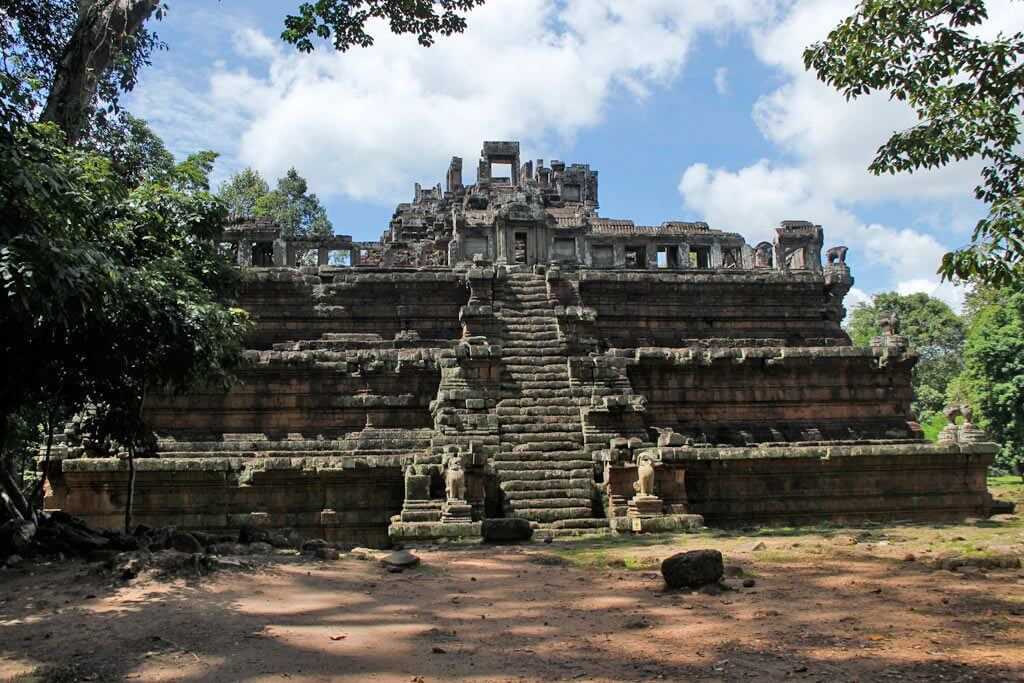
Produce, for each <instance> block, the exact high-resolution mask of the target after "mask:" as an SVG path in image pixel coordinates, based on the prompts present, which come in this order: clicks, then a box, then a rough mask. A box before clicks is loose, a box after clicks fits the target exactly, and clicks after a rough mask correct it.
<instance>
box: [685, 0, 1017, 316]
mask: <svg viewBox="0 0 1024 683" xmlns="http://www.w3.org/2000/svg"><path fill="white" fill-rule="evenodd" d="M991 4H992V7H991V11H992V16H993V18H994V20H995V19H997V18H998V20H999V22H1001V23H999V26H1001V27H1002V28H1003V29H1004V30H1013V29H1017V28H1024V12H1022V11H1020V7H1017V8H1016V9H1013V8H1011V7H1010V6H1009V3H1007V2H995V3H991ZM853 7H854V3H853V2H852V1H851V0H797V1H796V2H793V3H790V4H788V5H787V6H786V8H785V9H786V11H784V12H781V13H780V14H779V15H778V18H777V19H775V20H771V19H769V20H765V21H758V22H754V23H752V24H751V25H750V28H749V35H750V36H751V44H752V45H753V50H754V54H755V55H756V57H757V59H758V60H759V61H761V62H762V63H763V64H765V65H767V66H769V67H771V68H772V69H773V70H775V71H776V73H777V74H778V75H779V76H780V77H781V79H782V82H781V84H780V85H779V86H778V87H777V88H776V89H774V90H772V91H771V92H768V93H766V94H765V95H763V96H762V97H760V98H759V99H758V101H757V103H756V105H755V106H754V108H753V111H752V117H753V119H754V121H755V123H756V125H757V127H758V129H759V130H760V132H761V134H762V135H763V136H764V138H765V139H766V140H767V141H769V142H770V143H772V144H773V145H774V147H775V149H776V150H777V151H778V156H777V158H776V160H773V161H769V160H760V161H758V162H756V163H753V164H750V165H748V166H746V167H743V168H740V169H738V170H731V169H726V168H712V167H710V166H709V165H708V164H706V163H697V164H693V165H691V166H690V167H689V168H687V169H686V170H685V171H684V173H683V176H682V179H681V181H680V183H679V191H680V193H681V194H682V196H683V199H684V202H685V206H686V207H687V208H689V209H691V210H694V211H697V212H699V213H701V214H702V215H703V216H704V217H705V218H707V220H708V221H709V222H711V223H712V224H715V225H718V226H720V227H724V228H728V229H732V230H737V231H740V232H742V233H744V234H745V235H749V236H750V237H751V238H754V239H770V237H771V234H772V232H773V230H772V228H773V227H774V226H775V225H777V221H778V220H779V219H786V218H797V219H807V220H812V221H814V222H816V223H820V224H822V225H823V226H824V227H825V229H826V239H827V240H828V241H829V242H830V243H844V244H847V245H848V246H850V247H851V248H852V249H853V251H852V252H851V260H852V262H853V263H854V265H855V271H856V269H857V268H856V266H857V265H858V264H871V265H872V267H877V266H882V267H883V268H884V270H885V271H887V273H888V277H887V279H883V280H882V281H881V282H878V283H877V284H878V285H879V286H881V287H882V288H889V289H894V290H896V291H899V292H901V293H912V292H926V293H929V294H932V295H934V296H938V297H940V298H943V299H944V300H946V301H947V302H949V303H951V304H953V305H955V306H956V305H959V303H960V302H961V301H962V292H961V291H960V290H959V289H958V288H956V287H953V286H952V285H950V284H948V283H945V284H942V283H940V281H939V279H938V277H937V276H936V274H935V271H936V269H937V268H938V265H939V261H940V259H941V257H942V254H943V253H945V252H946V251H948V250H949V248H950V247H953V246H958V245H960V244H962V243H963V242H964V241H966V234H967V233H968V232H969V231H970V229H971V228H972V227H973V219H976V218H977V216H978V215H979V213H980V212H981V208H980V206H979V205H977V204H976V203H975V202H974V200H973V199H972V197H971V194H972V193H971V189H972V188H973V187H974V185H975V184H977V182H978V178H979V176H978V173H979V169H980V164H979V163H978V162H976V161H970V162H964V163H956V164H951V165H949V166H947V167H945V168H943V169H938V170H930V171H922V172H917V173H914V174H900V175H896V176H882V177H876V176H873V175H871V174H870V173H869V172H868V171H867V167H868V165H869V164H870V163H871V160H872V158H873V157H874V154H875V151H876V150H877V148H878V146H879V145H880V144H881V143H882V142H884V141H885V140H886V139H888V137H889V136H890V135H891V134H892V133H893V132H894V131H896V130H900V129H904V128H906V127H908V126H910V125H913V123H914V122H915V121H916V117H915V115H914V113H913V111H912V110H910V109H909V108H908V107H907V106H906V105H905V104H903V103H899V102H894V101H890V100H889V99H888V98H887V97H886V96H885V95H872V96H869V97H863V98H860V99H858V100H856V101H852V102H848V101H846V100H845V99H844V98H843V97H842V96H841V95H840V94H839V93H837V92H836V91H835V90H833V89H832V88H830V87H828V86H826V85H824V84H822V83H820V82H819V81H818V80H817V79H816V78H815V77H814V75H813V74H811V73H808V72H807V71H805V70H804V68H803V63H802V57H801V55H802V52H803V49H804V48H805V47H806V46H808V45H810V44H811V43H813V42H815V41H817V40H821V39H822V38H823V37H824V36H825V35H827V33H828V31H829V30H830V29H831V28H833V27H834V26H835V25H836V24H837V23H838V22H839V21H840V20H841V19H842V18H843V17H845V16H847V15H848V14H849V13H850V12H851V10H852V9H853ZM993 23H995V21H993ZM781 159H784V160H785V161H780V160H781ZM885 201H889V202H892V201H898V202H900V203H902V204H905V205H907V204H909V205H912V206H913V207H914V209H915V210H914V212H913V213H916V214H917V216H918V217H917V219H916V220H914V221H913V225H911V226H893V225H884V224H880V223H877V222H872V221H865V220H862V219H861V218H860V217H859V215H858V213H859V212H860V209H861V208H862V207H868V206H872V205H876V204H879V203H881V202H885ZM922 206H923V207H924V208H923V209H922V208H921V207H922ZM935 235H941V236H942V242H940V240H939V239H938V238H936V236H935ZM944 242H945V243H944ZM851 296H852V293H851ZM860 296H866V293H865V292H863V291H859V293H858V297H860Z"/></svg>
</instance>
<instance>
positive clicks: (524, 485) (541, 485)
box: [501, 477, 593, 499]
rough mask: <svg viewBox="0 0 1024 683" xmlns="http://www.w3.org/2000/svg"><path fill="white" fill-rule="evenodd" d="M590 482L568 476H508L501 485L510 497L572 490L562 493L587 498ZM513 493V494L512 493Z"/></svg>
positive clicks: (532, 496) (531, 496)
mask: <svg viewBox="0 0 1024 683" xmlns="http://www.w3.org/2000/svg"><path fill="white" fill-rule="evenodd" d="M592 484H593V481H592V480H589V479H572V480H570V479H569V478H568V477H552V478H550V479H513V478H511V477H509V478H506V479H505V480H504V481H503V482H502V484H501V485H502V486H503V487H504V489H505V491H506V492H508V494H509V496H510V497H513V498H517V499H519V498H538V497H542V494H543V493H544V492H550V491H555V492H559V491H563V492H564V491H573V492H575V493H572V494H569V493H565V494H564V495H573V496H579V497H583V498H589V497H590V489H591V485H592ZM513 493H514V494H515V495H514V496H513V495H512V494H513ZM551 495H556V494H551ZM557 495H562V494H557Z"/></svg>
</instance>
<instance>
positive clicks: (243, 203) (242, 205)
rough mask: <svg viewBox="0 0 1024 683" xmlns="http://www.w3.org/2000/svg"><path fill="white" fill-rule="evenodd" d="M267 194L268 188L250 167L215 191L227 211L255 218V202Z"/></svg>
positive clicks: (261, 177)
mask: <svg viewBox="0 0 1024 683" xmlns="http://www.w3.org/2000/svg"><path fill="white" fill-rule="evenodd" d="M267 194H270V186H269V185H267V181H266V180H264V179H263V176H261V175H260V173H259V171H256V170H254V169H253V168H252V167H251V166H247V167H246V168H245V169H244V170H242V171H239V172H238V173H235V174H234V175H233V176H231V178H229V179H228V180H226V181H225V182H223V183H221V186H220V187H219V188H218V189H217V196H218V197H220V200H221V201H222V202H224V205H225V206H227V209H228V211H229V212H230V213H233V214H238V215H242V216H255V215H256V202H258V201H259V200H260V199H261V198H262V197H264V196H265V195H267Z"/></svg>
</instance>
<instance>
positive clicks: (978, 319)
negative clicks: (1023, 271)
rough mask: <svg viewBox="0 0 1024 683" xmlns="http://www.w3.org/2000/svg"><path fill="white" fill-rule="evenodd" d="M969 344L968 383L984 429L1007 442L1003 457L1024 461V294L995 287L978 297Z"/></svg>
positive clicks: (1004, 461)
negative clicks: (995, 288)
mask: <svg viewBox="0 0 1024 683" xmlns="http://www.w3.org/2000/svg"><path fill="white" fill-rule="evenodd" d="M970 320H971V325H970V331H969V332H968V335H967V341H966V344H965V345H964V364H965V365H966V370H965V371H964V373H963V375H962V376H961V377H960V378H958V380H957V382H956V384H958V385H962V386H963V387H964V391H963V393H964V394H966V395H967V396H969V398H970V399H971V402H972V404H973V405H974V406H975V408H976V409H977V410H978V412H979V413H980V424H981V427H982V428H983V429H984V430H985V431H986V432H987V433H988V435H989V437H990V438H992V439H993V440H994V441H996V442H997V443H999V444H1001V445H1002V449H1001V451H1000V453H999V456H998V460H999V462H1001V463H1002V464H1004V465H1006V466H1011V465H1013V464H1014V463H1024V293H1022V292H1020V291H1017V290H1010V289H1003V290H990V291H988V292H985V293H982V294H981V295H980V296H978V297H976V299H975V302H974V309H973V311H972V312H971V318H970Z"/></svg>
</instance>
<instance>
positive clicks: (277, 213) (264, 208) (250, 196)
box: [217, 168, 334, 237]
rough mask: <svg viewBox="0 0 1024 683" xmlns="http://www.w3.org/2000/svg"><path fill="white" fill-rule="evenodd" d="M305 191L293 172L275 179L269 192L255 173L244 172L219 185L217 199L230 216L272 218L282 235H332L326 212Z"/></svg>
mask: <svg viewBox="0 0 1024 683" xmlns="http://www.w3.org/2000/svg"><path fill="white" fill-rule="evenodd" d="M308 189H309V186H308V184H307V183H306V179H305V178H303V177H302V176H301V175H299V172H298V171H296V170H295V169H294V168H291V169H289V170H288V173H286V174H285V176H284V177H283V178H279V179H278V181H277V187H276V188H275V189H273V190H271V189H270V187H269V186H268V185H267V181H265V180H264V179H263V176H261V175H260V174H259V172H258V171H254V170H253V169H252V168H246V169H245V170H243V171H239V172H238V173H236V174H234V175H233V176H231V178H229V179H228V180H227V181H226V182H224V183H222V184H221V186H220V188H219V189H218V191H217V195H218V196H219V197H220V199H221V201H223V202H224V203H225V204H226V205H227V207H228V210H229V211H231V212H232V213H237V214H241V215H247V216H267V217H269V218H273V219H274V221H275V222H276V223H277V224H278V225H279V226H281V234H282V235H285V236H293V235H310V236H315V237H325V236H328V235H333V234H334V226H333V225H332V224H331V221H330V219H329V218H327V210H326V209H325V208H324V206H323V204H321V203H320V198H319V197H317V196H316V195H315V194H311V193H309V191H308Z"/></svg>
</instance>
